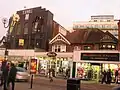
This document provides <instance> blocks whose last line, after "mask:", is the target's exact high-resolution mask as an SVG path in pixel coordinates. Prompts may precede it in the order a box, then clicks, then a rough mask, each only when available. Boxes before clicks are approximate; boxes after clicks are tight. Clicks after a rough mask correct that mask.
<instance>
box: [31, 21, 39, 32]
mask: <svg viewBox="0 0 120 90" xmlns="http://www.w3.org/2000/svg"><path fill="white" fill-rule="evenodd" d="M37 27H38V22H35V23H33V25H32V32H36V31H37Z"/></svg>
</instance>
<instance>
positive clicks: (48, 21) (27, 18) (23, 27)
mask: <svg viewBox="0 0 120 90" xmlns="http://www.w3.org/2000/svg"><path fill="white" fill-rule="evenodd" d="M17 14H18V15H19V17H20V20H19V21H18V22H17V23H16V25H15V26H14V28H13V30H12V32H11V31H10V28H9V31H8V32H9V34H8V43H9V48H11V49H35V48H38V49H40V50H43V51H47V50H48V42H49V40H50V39H51V38H52V33H53V30H52V29H53V14H52V13H51V12H50V11H49V10H46V9H45V8H42V7H36V8H30V9H25V10H20V11H17ZM11 20H12V19H11V18H10V22H11Z"/></svg>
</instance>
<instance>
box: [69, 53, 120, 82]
mask: <svg viewBox="0 0 120 90" xmlns="http://www.w3.org/2000/svg"><path fill="white" fill-rule="evenodd" d="M94 52H95V51H94ZM74 55H75V56H74V63H75V65H74V64H73V65H72V73H73V71H75V72H74V73H75V75H73V74H72V73H71V77H77V78H84V79H90V80H97V81H101V79H102V72H103V71H104V70H105V71H106V72H107V71H108V70H109V69H110V70H111V73H112V80H113V81H114V80H115V72H116V70H118V69H119V68H120V62H119V53H118V52H115V53H114V52H107V53H105V52H100V51H97V52H95V53H93V51H92V52H89V51H87V52H82V51H81V52H80V51H76V52H74ZM74 67H75V68H74ZM73 69H74V70H73Z"/></svg>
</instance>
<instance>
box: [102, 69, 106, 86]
mask: <svg viewBox="0 0 120 90" xmlns="http://www.w3.org/2000/svg"><path fill="white" fill-rule="evenodd" d="M106 75H107V73H106V71H105V70H104V72H102V81H101V84H103V83H106Z"/></svg>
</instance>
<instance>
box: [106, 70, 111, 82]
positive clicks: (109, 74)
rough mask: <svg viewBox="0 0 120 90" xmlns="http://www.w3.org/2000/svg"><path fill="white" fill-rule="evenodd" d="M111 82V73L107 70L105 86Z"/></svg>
mask: <svg viewBox="0 0 120 90" xmlns="http://www.w3.org/2000/svg"><path fill="white" fill-rule="evenodd" d="M111 81H112V73H111V70H110V69H108V71H107V84H111Z"/></svg>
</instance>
